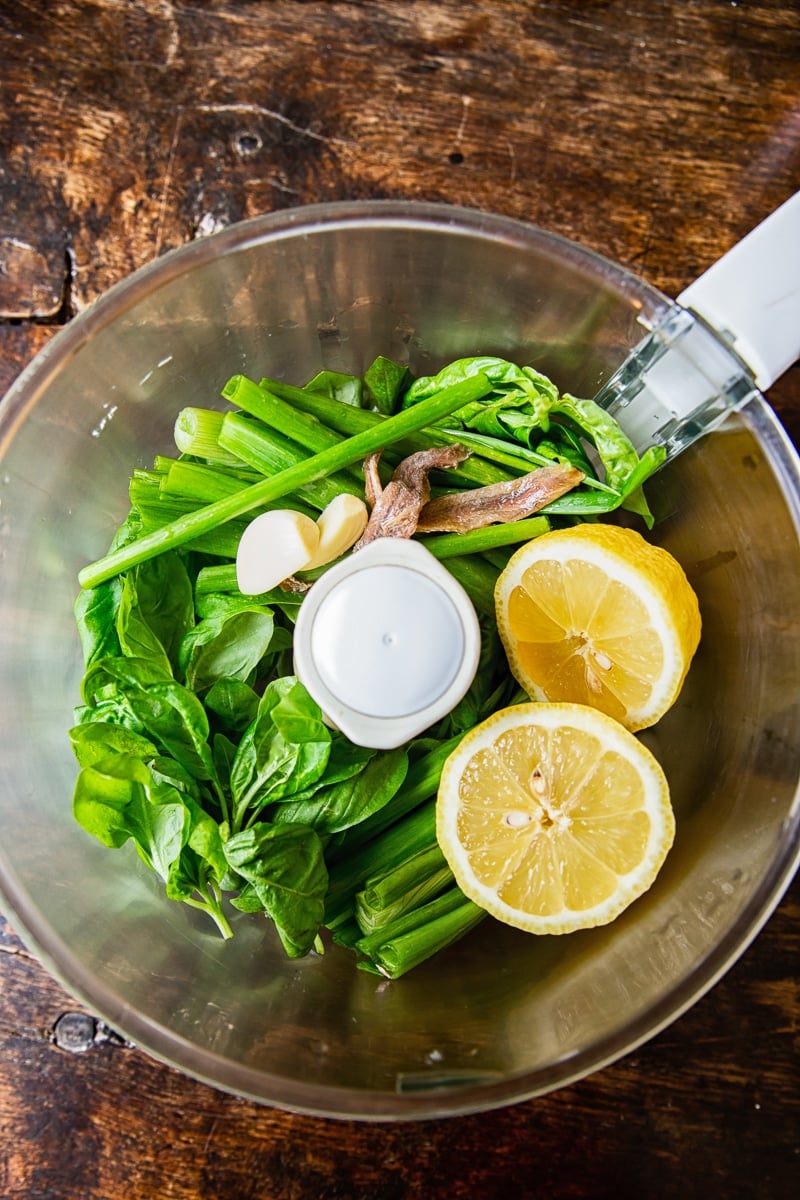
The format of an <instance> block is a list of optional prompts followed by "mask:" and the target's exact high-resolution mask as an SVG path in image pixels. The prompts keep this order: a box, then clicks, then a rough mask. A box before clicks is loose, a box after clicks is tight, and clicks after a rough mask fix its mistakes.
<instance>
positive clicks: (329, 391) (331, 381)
mask: <svg viewBox="0 0 800 1200" xmlns="http://www.w3.org/2000/svg"><path fill="white" fill-rule="evenodd" d="M362 389H363V384H362V382H361V380H360V379H359V377H358V376H357V375H343V374H341V373H340V372H339V371H320V372H319V374H318V375H315V376H314V378H313V379H310V380H309V381H308V383H307V384H306V385H305V387H304V388H303V391H305V392H317V393H319V394H321V395H323V396H328V397H329V398H330V399H331V400H338V401H339V403H340V404H350V405H352V406H353V408H361V406H362V405H361V396H362Z"/></svg>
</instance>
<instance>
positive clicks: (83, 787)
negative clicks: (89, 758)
mask: <svg viewBox="0 0 800 1200" xmlns="http://www.w3.org/2000/svg"><path fill="white" fill-rule="evenodd" d="M73 813H74V816H75V819H76V820H77V821H78V823H79V824H80V825H81V826H82V827H83V828H84V829H85V830H86V831H87V832H88V833H91V834H92V835H93V836H94V837H96V838H98V840H99V841H101V842H102V843H103V844H104V845H106V846H112V847H114V848H119V847H120V846H123V845H124V844H125V842H127V841H128V840H129V839H132V840H133V842H134V844H135V846H136V849H137V851H138V853H139V855H140V857H141V858H142V859H143V860H144V861H145V862H146V863H147V865H148V866H149V867H151V868H152V869H153V870H154V871H156V872H157V873H158V874H159V875H160V876H161V878H162V879H164V880H166V878H167V876H168V874H169V870H170V867H171V865H172V863H173V862H174V861H175V860H176V859H177V858H178V856H179V855H180V852H181V849H182V848H183V846H184V845H185V844H186V840H187V837H188V835H189V828H190V823H191V818H190V814H189V810H188V809H187V807H186V805H185V804H184V802H183V800H182V799H181V797H180V794H179V793H178V792H177V791H176V790H175V789H174V788H172V787H169V786H165V785H163V784H158V783H155V782H154V781H153V779H152V777H151V775H150V772H149V771H148V769H147V767H146V766H145V765H144V763H143V762H141V760H140V759H138V758H134V757H133V756H131V755H129V754H115V755H112V756H111V757H109V758H106V759H102V760H101V761H100V762H98V763H97V764H95V766H92V767H84V768H83V769H82V770H81V771H80V772H79V774H78V779H77V782H76V787H75V794H74V798H73Z"/></svg>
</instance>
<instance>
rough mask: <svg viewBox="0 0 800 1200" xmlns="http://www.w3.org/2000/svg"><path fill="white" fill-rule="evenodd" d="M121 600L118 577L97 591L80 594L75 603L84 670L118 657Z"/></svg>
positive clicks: (87, 590) (108, 581)
mask: <svg viewBox="0 0 800 1200" xmlns="http://www.w3.org/2000/svg"><path fill="white" fill-rule="evenodd" d="M121 598H122V580H121V579H120V577H119V576H118V575H116V576H114V578H113V579H107V580H106V581H105V583H101V584H98V586H97V587H94V588H88V589H86V590H84V591H82V592H81V593H80V595H79V596H78V598H77V599H76V601H75V606H74V613H75V623H76V624H77V627H78V635H79V637H80V640H81V650H82V651H83V662H84V667H90V666H91V665H92V663H94V662H96V661H97V660H98V659H101V658H106V657H108V656H110V655H117V654H119V653H120V652H121V651H120V644H119V636H118V634H117V612H118V611H119V605H120V600H121Z"/></svg>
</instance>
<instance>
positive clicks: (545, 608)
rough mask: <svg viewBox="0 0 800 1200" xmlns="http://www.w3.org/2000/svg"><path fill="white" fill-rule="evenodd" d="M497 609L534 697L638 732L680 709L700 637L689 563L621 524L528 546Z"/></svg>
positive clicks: (560, 533)
mask: <svg viewBox="0 0 800 1200" xmlns="http://www.w3.org/2000/svg"><path fill="white" fill-rule="evenodd" d="M495 604H496V611H497V625H498V629H499V632H500V637H501V639H502V642H503V645H504V647H505V651H506V655H507V657H508V662H509V666H510V667H511V671H512V672H513V674H514V676H515V678H516V679H517V680H518V682H519V683H520V685H521V686H522V687H523V688H524V689H525V691H526V692H527V694H528V695H529V696H530V697H531V699H533V700H566V701H571V702H574V703H578V704H589V705H591V706H592V707H593V708H598V709H600V710H601V711H602V712H605V713H607V714H608V715H609V716H611V717H614V718H615V720H617V721H620V722H621V723H622V724H623V725H625V726H626V728H628V729H631V730H636V729H644V728H645V727H646V726H648V725H654V724H655V722H656V721H658V720H659V719H660V717H662V716H663V714H664V713H665V712H666V711H667V709H668V708H670V706H671V705H672V704H673V703H674V702H675V700H676V698H677V696H678V693H679V691H680V689H681V687H682V686H683V682H684V679H685V678H686V673H687V671H688V670H689V665H690V663H691V661H692V657H693V655H694V652H695V650H696V649H697V645H698V642H699V640H700V609H699V605H698V602H697V596H696V595H695V593H694V591H693V589H692V586H691V584H690V583H689V580H688V579H687V578H686V574H685V573H684V570H683V568H682V567H681V565H680V563H678V561H677V560H676V559H675V558H674V557H673V556H672V555H671V554H670V553H669V552H668V551H667V550H664V549H662V548H661V547H660V546H653V545H652V544H651V543H649V542H647V541H646V540H645V539H644V538H643V537H642V535H641V534H640V533H637V532H636V531H635V530H633V529H624V528H619V527H617V526H614V525H602V524H597V525H588V524H587V525H576V526H574V527H573V528H571V529H564V530H553V531H552V532H550V533H546V534H544V535H543V536H542V537H539V538H536V539H535V540H534V541H531V542H528V543H526V545H524V546H523V547H521V549H519V550H518V551H517V552H516V553H515V554H514V555H512V557H511V558H510V559H509V562H508V564H507V566H506V567H505V569H504V570H503V572H502V573H501V575H500V577H499V579H498V581H497V586H496V589H495Z"/></svg>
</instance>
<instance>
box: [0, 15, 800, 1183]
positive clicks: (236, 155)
mask: <svg viewBox="0 0 800 1200" xmlns="http://www.w3.org/2000/svg"><path fill="white" fill-rule="evenodd" d="M0 89H2V107H1V108H0V392H3V391H5V389H6V388H7V386H8V385H9V384H10V383H11V382H12V380H13V379H14V377H15V376H16V374H17V373H18V372H19V371H20V370H21V369H22V368H23V367H24V365H25V364H26V363H27V362H28V361H29V360H30V359H31V358H32V357H33V355H34V354H35V353H36V352H38V351H39V350H40V349H41V348H42V346H44V345H45V344H46V342H47V340H48V339H49V338H50V337H51V336H52V334H53V333H54V332H55V330H56V329H57V328H58V327H59V326H60V325H62V324H63V323H64V322H65V321H67V320H68V319H69V317H70V316H71V315H73V314H74V313H76V312H78V311H80V310H81V309H82V308H83V307H85V306H86V305H87V304H89V303H90V302H91V301H92V300H93V299H94V297H96V296H97V295H98V294H99V293H100V292H102V291H103V290H104V289H105V288H107V287H108V286H109V285H110V284H112V283H114V282H115V281H116V280H117V279H120V278H121V277H123V276H124V275H126V274H127V273H128V272H129V271H131V270H132V269H134V268H135V267H137V266H139V265H141V264H142V263H144V262H146V261H148V260H149V259H151V258H153V257H154V256H156V255H158V254H161V253H163V252H164V251H165V250H167V249H169V248H170V247H172V246H176V245H179V244H181V243H183V242H185V241H187V240H189V239H191V238H193V237H198V236H203V235H204V234H205V233H208V232H210V231H212V230H214V229H216V228H219V227H220V226H222V225H225V224H228V223H230V222H231V221H235V220H238V219H240V218H242V217H247V216H252V215H255V214H256V213H259V212H263V211H268V210H272V209H276V208H284V207H287V206H290V205H291V206H293V205H296V204H301V203H307V202H312V201H316V200H327V199H341V198H352V197H407V198H417V199H429V200H446V201H451V202H460V203H464V204H468V205H472V206H477V207H481V208H486V209H491V210H494V211H498V212H502V213H505V214H508V215H511V216H515V217H520V218H523V219H526V220H529V221H533V222H537V223H540V224H542V225H544V226H546V227H547V228H549V229H552V230H554V231H556V232H559V233H563V234H566V235H567V236H570V237H574V238H576V239H578V240H579V241H581V242H583V243H584V244H586V245H589V246H591V247H593V248H595V249H597V250H600V251H602V252H604V253H606V254H608V255H610V256H611V257H613V258H616V259H617V260H619V261H621V262H623V263H625V264H627V265H629V266H630V267H631V268H632V269H634V270H635V271H637V272H638V273H640V274H642V275H644V276H645V277H646V278H647V279H649V280H650V281H651V282H652V283H654V284H656V285H657V286H659V287H661V288H662V289H664V290H665V291H667V292H669V293H671V294H676V293H677V292H678V291H679V290H680V288H681V287H683V286H684V285H685V284H686V283H688V282H689V281H690V280H691V279H692V278H693V277H694V276H696V275H697V274H698V273H699V272H700V271H702V270H703V269H704V268H705V267H706V266H708V265H709V264H710V263H711V262H713V261H714V260H715V259H716V258H717V257H719V255H720V254H722V253H723V252H724V251H725V250H726V249H727V248H728V246H730V245H731V244H732V243H733V242H735V241H736V240H737V239H738V238H739V237H741V236H742V235H743V234H744V233H745V232H746V231H747V230H748V229H749V228H750V227H751V226H752V225H753V224H754V223H755V222H757V221H758V220H759V219H761V218H762V217H763V216H765V215H766V214H767V213H768V212H769V211H771V210H772V209H773V208H774V207H776V206H777V205H778V204H779V203H780V202H781V201H782V200H784V199H785V198H786V197H787V196H788V195H790V194H791V193H792V192H793V191H794V190H796V188H797V187H798V183H800V7H798V4H797V3H796V2H795V3H792V2H790V0H783V2H779V0H762V2H760V3H758V2H753V3H750V2H749V0H740V2H739V3H730V2H729V0H682V2H678V0H652V2H650V3H644V0H639V3H635V4H633V5H632V4H630V2H629V0H540V2H535V0H527V2H516V0H507V2H506V0H474V2H473V3H472V4H469V5H466V4H463V3H461V2H460V0H444V2H441V3H430V2H427V0H411V2H409V3H404V2H402V0H394V2H391V0H378V2H377V3H366V2H363V3H362V2H353V0H350V2H347V0H341V2H337V0H334V2H332V3H324V2H319V0H306V2H303V0H273V2H271V3H255V2H252V0H251V2H246V0H238V2H237V0H228V2H226V0H210V2H208V3H204V4H196V3H194V4H193V3H183V2H181V0H174V2H170V0H141V2H139V3H131V2H126V0H64V2H61V3H58V4H51V3H48V2H47V0H18V2H17V3H13V4H12V3H3V4H0ZM770 399H771V401H772V402H773V404H774V405H775V407H776V409H777V410H778V412H779V413H780V415H781V416H782V418H783V420H784V422H785V424H786V426H787V428H788V429H789V431H790V433H791V435H792V437H793V438H794V440H795V443H797V442H798V439H800V370H799V369H798V368H794V369H793V370H791V371H790V372H788V374H787V375H786V376H785V377H784V378H783V380H781V381H780V382H779V384H778V385H776V387H775V388H774V389H773V391H772V392H771V393H770ZM799 897H800V890H798V885H797V884H795V885H794V888H793V889H792V890H791V891H790V893H789V894H788V896H787V897H786V898H785V899H784V901H783V903H782V905H781V906H780V908H779V909H778V911H777V913H776V914H775V916H774V917H773V919H772V920H771V922H770V923H769V924H768V926H767V927H766V929H765V930H764V932H763V933H762V934H761V936H760V937H759V938H758V939H757V941H756V943H755V944H754V945H753V946H752V947H751V948H750V950H749V951H748V952H747V953H746V954H745V956H744V958H743V959H742V960H741V961H740V962H739V963H738V964H737V965H736V966H735V967H734V968H733V969H732V970H731V971H730V973H729V974H728V975H727V976H726V977H725V979H724V980H722V981H721V982H720V983H719V984H718V985H717V986H716V987H715V988H714V989H713V990H712V992H711V993H710V994H709V995H708V996H707V997H705V998H704V999H703V1000H702V1001H700V1002H699V1003H698V1004H697V1005H696V1006H695V1007H694V1008H693V1009H692V1010H691V1011H690V1012H689V1013H687V1014H686V1015H685V1016H684V1017H683V1018H682V1019H681V1020H680V1021H678V1022H677V1023H676V1024H674V1025H673V1026H671V1027H670V1028H669V1029H667V1030H666V1031H664V1032H663V1033H662V1034H661V1035H659V1036H658V1037H657V1038H655V1039H654V1040H653V1041H652V1042H650V1043H649V1044H648V1045H647V1046H645V1047H643V1048H641V1049H640V1050H638V1051H637V1052H636V1053H635V1054H633V1055H631V1056H629V1057H628V1058H626V1059H625V1060H623V1061H622V1062H620V1063H617V1064H615V1065H613V1066H611V1067H608V1068H606V1069H605V1070H604V1071H602V1072H600V1073H599V1074H597V1075H595V1076H594V1077H593V1078H591V1079H588V1080H585V1081H583V1082H582V1083H580V1084H577V1085H575V1086H573V1087H570V1088H567V1089H564V1090H563V1091H561V1092H558V1093H556V1094H554V1095H552V1096H548V1097H546V1098H544V1099H540V1100H537V1101H532V1102H530V1103H527V1104H520V1105H517V1106H514V1107H512V1108H509V1109H506V1110H504V1111H502V1112H498V1113H494V1114H489V1115H485V1116H480V1117H469V1118H463V1119H459V1120H458V1121H457V1122H453V1121H445V1122H430V1123H424V1124H414V1125H409V1126H396V1127H392V1126H390V1125H378V1126H362V1125H358V1124H355V1123H343V1124H340V1123H332V1122H323V1121H318V1120H315V1119H312V1118H305V1117H296V1116H291V1115H287V1114H284V1113H279V1112H272V1111H269V1110H265V1109H262V1108H259V1107H257V1106H255V1105H253V1104H250V1103H248V1102H244V1101H240V1100H237V1099H235V1098H232V1097H229V1096H225V1095H222V1094H220V1093H218V1092H216V1091H214V1090H213V1089H211V1088H208V1087H205V1086H204V1085H201V1084H198V1083H195V1082H193V1081H191V1080H187V1079H185V1078H183V1077H182V1076H180V1075H179V1074H177V1073H176V1072H174V1071H171V1070H169V1069H167V1068H165V1067H162V1066H160V1065H159V1064H156V1063H154V1062H152V1061H150V1060H149V1059H147V1058H146V1057H145V1056H144V1055H142V1054H141V1053H140V1052H139V1051H137V1050H136V1049H134V1048H132V1047H130V1046H126V1045H125V1044H122V1043H121V1042H120V1040H119V1039H118V1038H116V1037H115V1036H114V1034H113V1031H109V1030H106V1029H104V1028H103V1027H102V1026H98V1025H97V1024H96V1023H95V1022H93V1020H92V1018H91V1014H83V1015H84V1017H85V1018H86V1019H85V1020H84V1021H83V1022H81V1021H80V1020H79V1019H76V1020H73V1021H72V1022H71V1023H70V1021H69V1020H68V1021H66V1022H65V1021H60V1018H61V1017H62V1016H63V1014H65V1013H80V1011H81V1010H80V1009H79V1006H77V1005H76V1004H75V1002H74V1001H73V1000H71V999H70V998H69V997H68V996H67V995H66V994H65V993H64V992H63V991H62V990H61V988H60V987H59V986H58V984H56V983H55V982H53V981H52V980H51V979H50V977H49V976H48V975H47V974H46V973H45V971H44V970H43V968H42V967H41V966H40V965H39V964H38V963H37V962H36V961H35V959H34V958H33V957H32V956H31V955H30V954H29V953H28V952H27V951H26V950H25V948H24V947H23V945H22V944H21V942H20V941H19V939H18V938H17V937H16V936H15V935H14V933H13V931H12V930H11V929H10V928H9V927H8V926H6V925H3V924H0V1196H2V1197H3V1198H4V1200H45V1198H48V1200H49V1198H51V1197H52V1198H57V1200H73V1198H75V1200H123V1198H124V1200H150V1198H151V1197H159V1198H162V1197H163V1198H167V1197H175V1198H178V1200H196V1198H200V1197H220V1198H224V1200H240V1198H241V1200H244V1198H245V1197H259V1198H263V1200H273V1198H274V1200H284V1198H287V1200H288V1198H291V1200H306V1198H308V1200H328V1198H330V1200H333V1198H334V1197H336V1198H342V1200H344V1198H347V1200H350V1198H353V1200H356V1198H357V1200H361V1198H364V1200H367V1198H369V1200H411V1198H417V1197H419V1198H420V1200H428V1198H430V1197H438V1196H445V1195H447V1196H450V1197H454V1198H459V1197H464V1198H470V1200H471V1198H473V1197H475V1198H486V1200H491V1198H493V1197H498V1198H499V1197H501V1196H502V1197H503V1198H504V1200H505V1197H510V1196H520V1197H535V1196H539V1195H553V1196H573V1197H593V1198H594V1197H599V1198H602V1197H605V1196H612V1195H614V1196H627V1195H647V1196H649V1197H665V1198H666V1197H674V1196H681V1197H685V1198H687V1200H689V1198H691V1197H695V1196H697V1197H701V1196H702V1197H707V1196H721V1197H725V1198H726V1200H729V1198H738V1197H742V1200H745V1198H747V1200H750V1198H751V1197H770V1198H776V1200H782V1198H783V1197H788V1196H790V1195H792V1196H793V1195H794V1194H796V1185H797V1182H798V1169H797V1164H798V1158H800V1145H799V1144H798V1085H797V1073H796V1066H797V1043H798V1016H799V1014H800V997H799V996H798V983H797V978H796V964H797V948H798V947H797V939H798V929H799V928H800V914H798V898H799Z"/></svg>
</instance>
